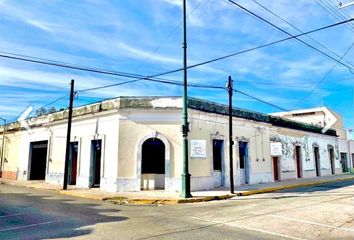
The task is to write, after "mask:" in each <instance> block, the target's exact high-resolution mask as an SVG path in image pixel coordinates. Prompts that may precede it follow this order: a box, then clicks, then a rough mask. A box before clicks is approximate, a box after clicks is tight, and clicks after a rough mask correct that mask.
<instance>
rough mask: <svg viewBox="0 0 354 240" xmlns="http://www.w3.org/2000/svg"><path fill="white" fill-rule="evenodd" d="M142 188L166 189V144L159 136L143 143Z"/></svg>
mask: <svg viewBox="0 0 354 240" xmlns="http://www.w3.org/2000/svg"><path fill="white" fill-rule="evenodd" d="M141 189H143V190H154V189H165V144H164V143H163V142H162V141H161V140H160V139H158V138H149V139H147V140H145V141H144V143H143V144H142V149H141Z"/></svg>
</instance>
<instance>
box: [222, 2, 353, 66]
mask: <svg viewBox="0 0 354 240" xmlns="http://www.w3.org/2000/svg"><path fill="white" fill-rule="evenodd" d="M225 1H227V2H229V3H231V4H233V5H234V6H235V7H238V8H240V9H242V10H243V11H245V12H247V13H248V14H251V15H252V16H254V17H256V18H257V19H259V20H261V21H263V22H265V23H267V24H268V25H270V26H272V27H274V28H276V29H278V30H279V31H281V32H283V33H285V34H287V35H288V36H291V37H293V38H294V39H296V40H297V41H299V42H301V43H302V44H304V45H306V46H308V47H309V48H311V49H313V50H315V51H317V52H319V53H321V54H322V55H324V56H326V57H328V58H330V59H332V60H333V61H335V62H337V63H339V64H341V65H343V66H345V67H347V68H348V69H349V70H350V71H352V69H351V67H350V66H348V65H347V64H345V63H343V62H341V61H340V60H338V59H336V58H334V57H332V56H331V55H329V54H327V53H325V52H323V51H322V50H320V49H318V48H316V47H314V46H312V45H310V44H308V43H307V42H305V41H303V40H301V39H299V38H298V37H297V36H294V35H292V34H291V33H289V32H287V31H285V30H284V29H282V28H281V27H278V26H277V25H275V24H273V23H271V22H270V21H268V20H267V19H265V18H263V17H261V16H259V15H258V14H256V13H254V12H252V11H251V10H248V9H247V8H245V7H244V6H242V5H240V4H238V3H236V2H235V1H233V0H225Z"/></svg>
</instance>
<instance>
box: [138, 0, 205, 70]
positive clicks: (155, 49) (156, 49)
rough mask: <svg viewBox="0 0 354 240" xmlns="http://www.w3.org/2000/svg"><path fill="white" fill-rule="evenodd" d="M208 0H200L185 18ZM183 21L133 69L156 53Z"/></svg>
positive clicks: (139, 66) (140, 65)
mask: <svg viewBox="0 0 354 240" xmlns="http://www.w3.org/2000/svg"><path fill="white" fill-rule="evenodd" d="M209 1H210V0H205V1H200V2H199V3H198V4H197V5H196V6H195V7H194V8H193V9H192V11H190V13H189V15H188V16H187V19H188V18H190V17H191V16H192V15H193V13H194V12H195V11H196V10H197V9H198V8H199V7H200V5H201V4H202V3H204V4H205V3H207V2H209ZM182 23H183V21H182V20H181V21H180V22H179V23H178V24H177V25H176V26H175V27H174V28H173V29H172V31H171V32H170V33H169V34H168V35H167V36H166V38H165V39H164V40H163V41H162V42H161V43H160V44H159V45H158V46H157V47H156V48H154V50H152V52H151V53H150V54H149V55H148V56H147V57H146V58H145V59H144V60H143V61H142V62H141V63H140V64H139V65H138V67H137V68H136V69H135V71H138V70H139V69H140V68H141V67H142V66H143V65H144V64H145V63H146V62H147V61H148V60H149V59H150V58H151V56H152V55H153V54H154V53H156V52H157V51H158V50H159V49H160V48H161V47H162V46H163V45H164V44H165V43H166V41H167V40H168V39H169V38H170V37H171V36H172V35H173V34H174V33H175V32H176V31H177V29H178V28H179V27H181V26H182Z"/></svg>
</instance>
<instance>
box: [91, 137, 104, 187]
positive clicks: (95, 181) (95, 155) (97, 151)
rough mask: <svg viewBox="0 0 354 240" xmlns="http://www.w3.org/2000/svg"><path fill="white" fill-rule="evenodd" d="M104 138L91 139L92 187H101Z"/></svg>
mask: <svg viewBox="0 0 354 240" xmlns="http://www.w3.org/2000/svg"><path fill="white" fill-rule="evenodd" d="M101 155H102V140H101V139H98V140H92V141H91V167H90V187H100V181H101Z"/></svg>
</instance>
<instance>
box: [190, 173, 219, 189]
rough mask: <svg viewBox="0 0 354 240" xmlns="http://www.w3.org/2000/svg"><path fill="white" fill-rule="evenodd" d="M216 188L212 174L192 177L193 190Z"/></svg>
mask: <svg viewBox="0 0 354 240" xmlns="http://www.w3.org/2000/svg"><path fill="white" fill-rule="evenodd" d="M213 188H214V179H213V177H212V176H207V177H191V191H200V190H210V189H213Z"/></svg>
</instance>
